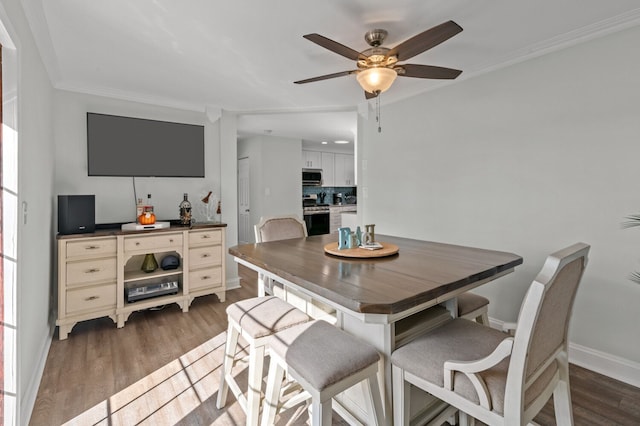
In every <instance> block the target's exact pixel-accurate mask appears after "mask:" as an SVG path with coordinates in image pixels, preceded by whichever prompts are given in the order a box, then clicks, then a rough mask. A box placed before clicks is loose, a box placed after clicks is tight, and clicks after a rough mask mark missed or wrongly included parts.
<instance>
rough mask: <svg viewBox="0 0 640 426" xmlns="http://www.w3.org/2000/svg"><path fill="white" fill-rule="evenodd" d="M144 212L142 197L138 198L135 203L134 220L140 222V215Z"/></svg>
mask: <svg viewBox="0 0 640 426" xmlns="http://www.w3.org/2000/svg"><path fill="white" fill-rule="evenodd" d="M143 213H144V203H143V202H142V198H138V203H137V204H136V222H138V223H140V216H142V214H143Z"/></svg>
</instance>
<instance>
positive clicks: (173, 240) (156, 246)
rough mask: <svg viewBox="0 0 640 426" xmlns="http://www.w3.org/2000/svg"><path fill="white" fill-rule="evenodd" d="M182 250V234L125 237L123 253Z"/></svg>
mask: <svg viewBox="0 0 640 426" xmlns="http://www.w3.org/2000/svg"><path fill="white" fill-rule="evenodd" d="M177 248H182V234H162V235H148V236H137V237H125V239H124V251H125V252H129V251H145V252H146V251H148V252H152V251H164V250H169V249H177Z"/></svg>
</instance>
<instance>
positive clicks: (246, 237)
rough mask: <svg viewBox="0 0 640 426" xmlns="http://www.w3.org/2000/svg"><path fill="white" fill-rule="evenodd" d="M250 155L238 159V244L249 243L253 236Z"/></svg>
mask: <svg viewBox="0 0 640 426" xmlns="http://www.w3.org/2000/svg"><path fill="white" fill-rule="evenodd" d="M250 173H251V172H250V161H249V157H244V158H241V159H239V160H238V244H248V243H250V242H251V241H253V239H252V238H251V203H250V200H251V197H250V194H251V184H250Z"/></svg>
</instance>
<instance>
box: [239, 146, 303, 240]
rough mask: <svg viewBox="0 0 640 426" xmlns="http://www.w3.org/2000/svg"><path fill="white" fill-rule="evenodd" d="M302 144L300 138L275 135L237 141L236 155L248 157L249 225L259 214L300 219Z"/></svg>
mask: <svg viewBox="0 0 640 426" xmlns="http://www.w3.org/2000/svg"><path fill="white" fill-rule="evenodd" d="M301 147H302V142H301V140H300V139H292V138H280V137H275V136H254V137H250V138H246V139H243V140H240V141H239V142H238V158H244V157H248V158H249V162H250V169H251V171H250V177H249V179H250V184H251V189H250V203H251V212H250V214H251V225H252V226H253V225H255V224H256V223H258V221H259V220H260V217H261V216H277V215H285V214H295V215H297V216H298V217H299V218H300V219H302V175H301V166H300V165H301V164H302V148H301ZM254 240H255V237H254V235H253V232H251V241H252V242H254Z"/></svg>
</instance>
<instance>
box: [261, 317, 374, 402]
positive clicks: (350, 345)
mask: <svg viewBox="0 0 640 426" xmlns="http://www.w3.org/2000/svg"><path fill="white" fill-rule="evenodd" d="M269 347H270V348H271V350H272V352H274V353H276V354H277V355H279V356H280V357H281V358H282V359H284V360H285V361H286V363H287V365H288V366H289V368H291V369H293V370H294V371H295V372H296V373H298V374H299V375H300V376H301V377H302V378H303V379H304V380H306V381H307V382H309V383H310V384H311V385H312V386H313V387H314V388H315V389H316V390H318V391H322V390H324V389H325V388H327V387H328V386H331V385H332V384H334V383H338V382H339V381H341V380H343V379H345V378H347V377H349V376H351V375H352V374H355V373H357V372H358V371H360V370H363V369H364V368H366V367H368V366H370V365H371V364H374V363H376V362H378V360H379V359H380V355H379V354H378V351H377V350H376V349H375V348H374V347H373V346H371V345H369V344H367V343H365V342H362V341H360V340H358V339H357V338H356V337H353V336H351V335H350V334H347V333H346V332H344V331H342V330H340V329H338V328H336V327H334V326H332V325H330V324H329V323H327V322H325V321H321V320H315V321H311V322H308V323H306V324H302V325H299V326H297V327H293V328H289V329H287V330H284V331H281V332H279V333H277V334H274V335H273V336H272V337H271V338H270V339H269Z"/></svg>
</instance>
